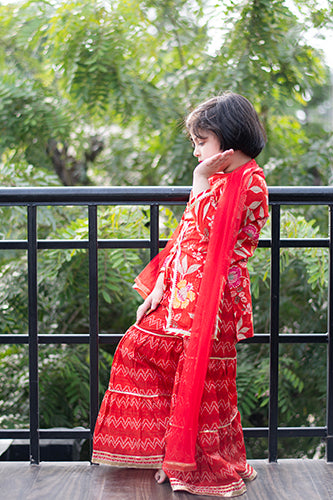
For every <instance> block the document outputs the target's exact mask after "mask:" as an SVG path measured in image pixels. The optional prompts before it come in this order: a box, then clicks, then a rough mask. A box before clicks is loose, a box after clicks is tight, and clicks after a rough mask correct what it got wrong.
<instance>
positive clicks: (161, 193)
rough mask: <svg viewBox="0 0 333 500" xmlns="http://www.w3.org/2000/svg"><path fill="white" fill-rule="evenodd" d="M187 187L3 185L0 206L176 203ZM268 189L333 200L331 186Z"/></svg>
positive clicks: (273, 195)
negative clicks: (4, 186)
mask: <svg viewBox="0 0 333 500" xmlns="http://www.w3.org/2000/svg"><path fill="white" fill-rule="evenodd" d="M190 190H191V188H190V187H189V186H174V187H170V186H147V187H145V186H136V187H130V188H129V187H124V186H116V187H114V186H112V187H111V186H110V187H97V186H75V187H63V186H61V187H60V186H59V187H29V188H26V187H6V188H0V205H8V204H12V205H13V204H17V205H26V204H29V203H32V204H38V205H50V206H51V205H59V204H60V205H61V204H63V203H64V204H66V205H77V204H80V205H86V204H97V205H100V204H117V205H126V204H130V205H132V204H137V203H141V204H150V203H156V202H158V203H159V204H178V203H185V202H186V201H187V200H188V197H189V193H190ZM268 191H269V201H270V204H277V203H278V204H283V205H309V204H311V205H313V204H321V205H322V204H330V203H333V187H332V186H275V187H270V188H269V189H268Z"/></svg>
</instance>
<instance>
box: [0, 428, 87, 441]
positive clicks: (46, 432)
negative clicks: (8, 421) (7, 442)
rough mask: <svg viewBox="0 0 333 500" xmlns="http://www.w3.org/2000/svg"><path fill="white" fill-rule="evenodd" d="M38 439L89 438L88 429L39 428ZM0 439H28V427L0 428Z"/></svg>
mask: <svg viewBox="0 0 333 500" xmlns="http://www.w3.org/2000/svg"><path fill="white" fill-rule="evenodd" d="M39 436H40V439H78V438H81V439H90V437H91V432H90V430H89V429H83V428H82V429H39ZM0 439H30V431H29V429H0Z"/></svg>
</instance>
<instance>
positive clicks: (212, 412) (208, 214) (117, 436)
mask: <svg viewBox="0 0 333 500" xmlns="http://www.w3.org/2000/svg"><path fill="white" fill-rule="evenodd" d="M227 178H228V174H216V175H214V176H213V177H211V178H210V184H211V188H210V189H209V190H207V191H204V192H203V193H201V194H199V195H198V196H197V197H193V196H192V195H191V197H190V200H189V203H188V204H187V207H186V210H185V212H184V215H183V217H182V220H181V222H180V227H179V234H178V236H177V239H176V240H175V241H174V243H173V245H172V247H171V249H170V251H169V253H168V256H167V258H166V260H165V262H164V264H163V267H162V271H164V273H165V274H164V276H165V277H164V287H165V290H164V295H163V299H162V301H161V303H160V305H159V306H158V308H157V309H156V310H155V311H153V312H152V313H150V314H149V315H147V316H145V317H144V318H143V319H142V320H141V322H140V323H139V324H137V323H136V324H135V325H133V326H132V327H131V328H130V329H129V330H128V331H127V332H126V334H125V335H124V337H123V339H122V340H121V342H120V343H119V346H118V348H117V351H116V353H115V356H114V360H113V365H112V370H111V376H110V384H109V388H108V390H107V392H106V394H105V397H104V399H103V402H102V405H101V409H100V412H99V416H98V419H97V422H96V427H95V434H94V451H93V457H92V461H93V462H94V463H105V464H109V465H122V466H125V467H126V466H127V467H145V468H160V467H161V466H162V463H163V459H164V455H165V443H166V440H167V439H168V430H169V427H170V423H171V422H172V413H173V407H174V404H175V401H176V397H177V390H178V385H179V378H180V376H181V373H182V367H183V365H184V357H185V353H186V346H187V344H188V340H189V336H190V334H191V326H192V321H193V317H194V309H195V305H196V301H197V297H198V294H199V287H200V284H201V280H202V275H203V269H204V264H205V260H206V255H207V248H208V242H209V234H210V229H211V227H212V223H213V220H214V215H215V211H216V208H217V205H218V201H219V199H220V197H221V196H222V195H223V191H224V189H225V187H226V184H227ZM267 217H268V197H267V186H266V183H265V181H264V179H263V177H262V176H261V175H258V174H257V173H253V175H251V177H250V180H249V183H248V187H247V191H246V200H245V203H244V209H243V211H242V214H241V226H240V230H239V232H238V236H237V242H236V245H235V247H234V251H233V255H232V259H231V265H230V268H229V275H228V281H227V285H226V287H225V291H224V295H223V299H222V301H221V304H220V308H219V312H218V317H217V321H216V328H215V333H214V341H213V345H212V351H211V355H210V359H209V364H208V370H207V375H206V379H205V386H204V392H203V397H202V401H201V407H200V414H199V432H198V436H197V443H196V463H197V469H196V470H195V471H191V472H181V471H174V470H169V469H165V472H166V473H167V475H168V477H169V479H170V484H171V486H172V488H173V489H174V490H186V491H189V492H191V493H195V494H199V495H216V496H226V497H231V496H236V495H240V494H242V493H244V491H245V490H246V487H245V484H244V481H243V480H244V479H245V480H251V479H254V478H255V476H256V473H255V471H254V470H253V469H252V467H251V466H250V465H248V464H247V462H246V454H245V447H244V440H243V432H242V427H241V422H240V414H239V412H238V409H237V391H236V348H235V344H236V342H237V341H238V340H241V339H244V338H246V337H251V336H252V335H253V322H252V305H251V294H250V280H249V275H248V270H247V260H248V258H249V257H250V256H251V255H252V254H253V252H254V250H255V248H256V247H257V244H258V239H259V233H260V230H261V228H262V227H263V225H264V224H265V222H266V219H267ZM137 287H138V288H139V289H140V288H141V290H140V291H141V293H142V294H145V293H147V290H144V286H143V285H141V283H140V282H139V283H138V284H137Z"/></svg>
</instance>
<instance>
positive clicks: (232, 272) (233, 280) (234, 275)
mask: <svg viewBox="0 0 333 500" xmlns="http://www.w3.org/2000/svg"><path fill="white" fill-rule="evenodd" d="M241 276H242V271H241V270H240V269H239V267H236V266H234V267H231V268H230V269H229V274H228V282H229V286H230V288H235V287H236V286H238V285H240V282H241Z"/></svg>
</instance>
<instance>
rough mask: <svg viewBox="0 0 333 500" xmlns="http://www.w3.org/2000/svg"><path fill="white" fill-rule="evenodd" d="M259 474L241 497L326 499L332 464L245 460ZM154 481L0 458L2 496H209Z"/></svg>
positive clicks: (101, 469)
mask: <svg viewBox="0 0 333 500" xmlns="http://www.w3.org/2000/svg"><path fill="white" fill-rule="evenodd" d="M249 462H250V463H251V464H252V465H253V466H254V467H255V469H256V470H257V472H258V477H257V479H256V480H255V481H253V482H252V483H248V491H247V493H246V494H245V495H243V496H242V497H240V498H242V500H267V499H269V500H275V499H276V500H277V499H278V500H289V499H290V500H304V499H306V500H331V499H332V498H333V464H327V463H326V462H325V461H324V460H280V461H279V462H278V463H277V464H269V463H268V462H267V461H266V460H251V461H249ZM213 498H216V497H208V496H195V495H191V494H190V493H186V492H175V493H173V492H172V491H171V488H170V485H169V484H168V483H165V484H163V485H158V484H156V482H155V480H154V478H153V471H151V470H139V469H118V468H114V467H108V466H103V465H99V466H96V465H90V464H89V463H87V462H42V463H41V464H40V465H37V466H36V465H35V466H31V465H30V464H28V463H26V462H0V499H3V500H5V499H6V500H37V499H38V500H43V499H45V500H46V499H47V500H194V499H197V500H208V499H213Z"/></svg>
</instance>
